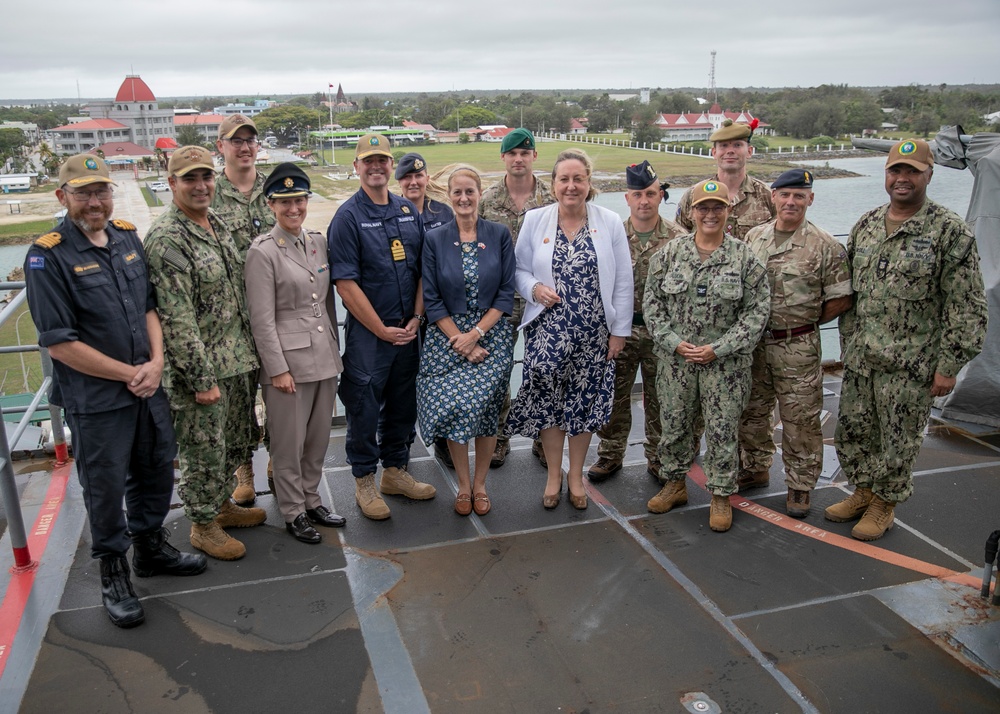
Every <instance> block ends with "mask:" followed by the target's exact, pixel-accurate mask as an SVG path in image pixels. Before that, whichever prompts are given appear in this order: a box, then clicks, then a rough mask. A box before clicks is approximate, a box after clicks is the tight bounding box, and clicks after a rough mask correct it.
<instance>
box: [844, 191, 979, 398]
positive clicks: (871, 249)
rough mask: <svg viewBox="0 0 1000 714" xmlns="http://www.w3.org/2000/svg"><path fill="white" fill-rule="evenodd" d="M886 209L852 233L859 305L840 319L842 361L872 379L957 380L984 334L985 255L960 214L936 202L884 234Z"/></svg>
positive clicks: (868, 216) (850, 247)
mask: <svg viewBox="0 0 1000 714" xmlns="http://www.w3.org/2000/svg"><path fill="white" fill-rule="evenodd" d="M887 212H888V205H885V206H882V207H880V208H876V209H874V210H871V211H869V212H868V213H866V214H865V215H863V216H862V217H861V218H860V220H858V222H857V223H856V224H854V228H852V229H851V235H850V238H849V239H848V241H847V255H848V258H849V260H850V262H851V274H852V284H853V287H854V292H855V298H854V308H853V309H852V310H849V311H848V312H846V313H844V315H842V316H841V322H840V326H841V334H842V337H843V339H844V344H845V352H844V364H845V365H846V366H847V367H849V368H851V369H853V370H855V371H858V372H861V373H863V374H867V373H868V371H869V370H871V369H877V370H881V371H890V372H894V371H900V370H908V371H909V372H910V373H911V374H912V375H913V376H914V378H916V379H924V380H927V381H930V380H931V379H932V378H933V376H934V373H935V372H938V373H939V374H941V375H942V376H945V377H954V376H955V375H956V374H958V371H959V370H960V369H961V368H962V366H963V365H964V364H965V363H966V362H968V361H969V360H971V359H972V358H973V357H975V356H976V355H977V354H979V351H980V350H981V349H982V347H983V340H984V339H985V336H986V314H987V307H986V293H985V290H984V288H983V276H982V273H981V272H980V270H979V252H978V251H977V249H976V240H975V238H974V237H973V235H972V233H971V232H970V231H969V227H968V226H967V225H966V224H965V221H963V220H962V219H961V218H959V216H958V215H957V214H955V213H953V212H952V211H949V210H948V209H947V208H944V207H943V206H939V205H938V204H936V203H934V202H933V201H931V200H927V201H926V202H925V203H924V205H923V206H922V207H921V209H920V210H919V211H917V213H916V214H914V215H913V216H911V217H910V218H909V219H908V220H907V221H906V222H904V223H903V225H901V226H900V227H899V228H898V229H897V230H896V231H895V232H894V233H893V234H892V235H890V236H887V235H886V228H885V217H886V213H887Z"/></svg>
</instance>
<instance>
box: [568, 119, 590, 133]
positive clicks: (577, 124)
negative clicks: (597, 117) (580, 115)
mask: <svg viewBox="0 0 1000 714" xmlns="http://www.w3.org/2000/svg"><path fill="white" fill-rule="evenodd" d="M585 121H586V119H583V120H581V119H570V122H569V131H568V132H567V133H568V134H586V133H587V127H586V126H585V125H584V123H583V122H585Z"/></svg>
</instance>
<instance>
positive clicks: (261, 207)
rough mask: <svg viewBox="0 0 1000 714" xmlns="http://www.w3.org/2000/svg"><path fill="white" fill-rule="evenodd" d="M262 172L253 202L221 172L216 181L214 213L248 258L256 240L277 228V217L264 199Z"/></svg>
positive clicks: (213, 200) (252, 193) (258, 176)
mask: <svg viewBox="0 0 1000 714" xmlns="http://www.w3.org/2000/svg"><path fill="white" fill-rule="evenodd" d="M265 178H266V176H264V174H262V173H261V172H260V171H258V172H257V178H255V179H254V182H253V190H251V191H250V198H247V197H246V196H244V195H243V192H242V191H240V190H239V189H238V188H236V187H235V186H234V185H233V182H232V181H230V180H229V178H228V177H227V176H226V172H225V171H222V172H220V173H219V174H218V175H217V176H216V177H215V198H214V199H212V210H213V211H215V215H217V216H218V217H219V218H221V219H222V220H223V222H225V224H226V225H227V226H228V227H229V231H230V233H232V234H233V242H235V243H236V247H237V248H238V249H239V251H240V255H242V256H243V257H244V258H245V257H246V254H247V250H249V249H250V244H251V243H253V239H254V238H256V237H257V236H259V235H263V234H264V233H269V232H270V231H271V228H273V227H274V220H275V219H274V213H272V212H271V209H270V207H269V206H268V205H267V199H266V198H264V179H265Z"/></svg>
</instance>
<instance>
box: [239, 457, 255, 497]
mask: <svg viewBox="0 0 1000 714" xmlns="http://www.w3.org/2000/svg"><path fill="white" fill-rule="evenodd" d="M233 500H234V501H236V504H237V505H239V506H251V505H253V502H254V501H256V500H257V489H256V488H255V487H254V485H253V462H252V461H247V462H245V463H242V464H240V465H239V466H238V467H237V468H236V488H235V489H234V490H233Z"/></svg>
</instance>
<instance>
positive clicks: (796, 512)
mask: <svg viewBox="0 0 1000 714" xmlns="http://www.w3.org/2000/svg"><path fill="white" fill-rule="evenodd" d="M785 513H787V514H788V515H790V516H791V517H792V518H805V517H806V516H808V515H809V492H808V491H796V490H795V489H794V488H790V489H788V495H787V496H785Z"/></svg>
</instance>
